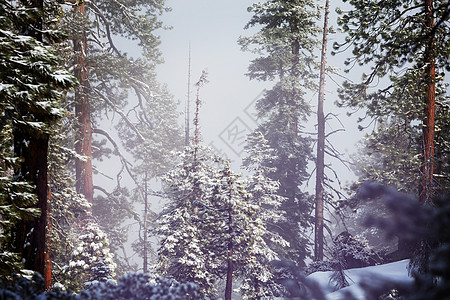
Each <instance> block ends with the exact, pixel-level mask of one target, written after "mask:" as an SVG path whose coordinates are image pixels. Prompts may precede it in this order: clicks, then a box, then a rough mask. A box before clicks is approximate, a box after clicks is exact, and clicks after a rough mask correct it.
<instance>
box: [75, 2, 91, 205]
mask: <svg viewBox="0 0 450 300" xmlns="http://www.w3.org/2000/svg"><path fill="white" fill-rule="evenodd" d="M75 12H76V13H79V14H81V15H84V13H85V11H84V3H82V4H80V6H78V7H77V8H76V9H75ZM73 43H74V52H75V55H76V67H75V77H76V78H77V79H78V81H79V83H80V86H79V87H78V88H77V90H76V92H75V114H76V117H77V122H78V124H77V132H76V141H75V151H76V152H77V154H78V155H81V156H83V157H84V159H77V160H76V162H75V169H76V190H77V192H78V193H80V194H83V195H84V196H85V197H86V200H87V201H88V202H89V203H92V202H93V198H94V185H93V180H92V127H91V106H90V103H89V97H88V91H89V82H88V78H87V77H88V67H87V65H86V61H85V53H86V45H87V39H86V35H85V34H84V33H83V34H82V36H81V37H77V38H76V39H74V41H73Z"/></svg>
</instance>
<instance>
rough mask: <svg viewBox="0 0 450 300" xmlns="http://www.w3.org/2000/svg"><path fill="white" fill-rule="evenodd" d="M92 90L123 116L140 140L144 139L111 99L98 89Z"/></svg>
mask: <svg viewBox="0 0 450 300" xmlns="http://www.w3.org/2000/svg"><path fill="white" fill-rule="evenodd" d="M93 91H94V92H95V94H96V95H98V96H99V97H100V98H102V99H103V100H104V101H105V102H106V103H108V104H109V105H110V106H111V107H112V108H113V109H114V111H115V112H116V113H118V114H119V115H120V116H121V117H122V118H123V120H124V121H125V123H127V125H128V126H129V127H130V128H131V130H133V131H134V132H135V133H136V135H137V137H138V138H139V139H140V141H141V142H143V141H145V138H144V136H143V135H142V134H141V133H140V131H139V130H138V129H137V128H136V126H135V125H134V124H133V123H132V122H131V121H130V119H128V118H127V116H126V115H125V113H124V112H123V111H122V110H121V109H120V108H118V107H117V106H116V105H115V104H114V103H113V102H112V101H111V100H109V99H108V97H106V96H105V95H103V94H102V93H100V91H98V90H97V89H96V88H94V89H93Z"/></svg>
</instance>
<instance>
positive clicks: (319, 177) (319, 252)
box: [314, 0, 329, 261]
mask: <svg viewBox="0 0 450 300" xmlns="http://www.w3.org/2000/svg"><path fill="white" fill-rule="evenodd" d="M328 13H329V0H327V1H326V3H325V15H324V24H323V40H322V53H321V58H320V78H319V96H318V103H317V162H316V198H315V226H314V227H315V228H314V229H315V236H314V259H315V260H316V261H319V260H323V240H324V237H323V224H324V223H323V207H324V192H323V184H324V178H325V175H324V171H325V117H324V113H323V101H324V97H325V67H326V59H327V34H328Z"/></svg>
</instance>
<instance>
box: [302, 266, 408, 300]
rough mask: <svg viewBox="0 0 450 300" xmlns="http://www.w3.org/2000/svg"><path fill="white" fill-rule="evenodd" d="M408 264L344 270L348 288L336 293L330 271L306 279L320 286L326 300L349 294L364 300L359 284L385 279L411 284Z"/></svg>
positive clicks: (334, 299)
mask: <svg viewBox="0 0 450 300" xmlns="http://www.w3.org/2000/svg"><path fill="white" fill-rule="evenodd" d="M408 262H409V260H402V261H398V262H393V263H389V264H385V265H379V266H372V267H366V268H357V269H349V270H346V271H345V274H346V276H347V277H346V278H347V281H348V283H349V284H350V286H348V287H345V288H343V289H340V290H337V291H336V290H335V288H334V284H333V283H332V282H331V283H330V276H331V274H332V273H333V272H332V271H328V272H316V273H313V274H311V275H309V276H308V278H309V279H313V280H315V281H316V282H317V283H318V284H319V285H320V287H321V288H322V290H323V292H324V293H325V294H326V297H327V299H328V300H337V299H345V295H346V294H348V293H349V292H350V293H351V294H352V295H353V297H354V298H355V299H358V300H359V299H361V300H364V299H366V298H365V296H364V291H363V290H362V289H361V287H360V286H359V283H360V282H364V281H368V280H370V281H373V280H376V279H386V280H387V281H389V282H391V283H393V282H395V283H400V284H408V283H411V282H412V281H413V278H412V277H410V276H408V269H407V267H408Z"/></svg>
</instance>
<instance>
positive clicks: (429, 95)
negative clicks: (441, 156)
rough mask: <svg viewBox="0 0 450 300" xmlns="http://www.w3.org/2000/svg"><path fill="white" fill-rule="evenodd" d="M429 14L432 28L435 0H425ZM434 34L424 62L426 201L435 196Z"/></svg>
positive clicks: (423, 191)
mask: <svg viewBox="0 0 450 300" xmlns="http://www.w3.org/2000/svg"><path fill="white" fill-rule="evenodd" d="M425 3H426V4H425V6H426V10H427V16H426V27H427V29H428V30H430V31H431V30H432V29H433V26H434V8H433V0H426V2H425ZM434 47H435V45H434V34H431V35H430V36H429V37H428V42H427V45H426V49H425V55H424V63H425V65H426V68H425V81H426V82H425V86H426V87H425V88H426V92H425V112H424V121H423V126H422V128H423V147H422V148H423V154H422V155H423V162H422V183H421V191H420V196H419V198H420V202H421V203H426V202H430V201H432V196H433V169H434V161H433V159H434V151H435V141H434V134H435V111H436V108H435V100H436V86H435V83H436V71H435V67H436V63H435V58H434V53H433V52H434Z"/></svg>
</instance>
